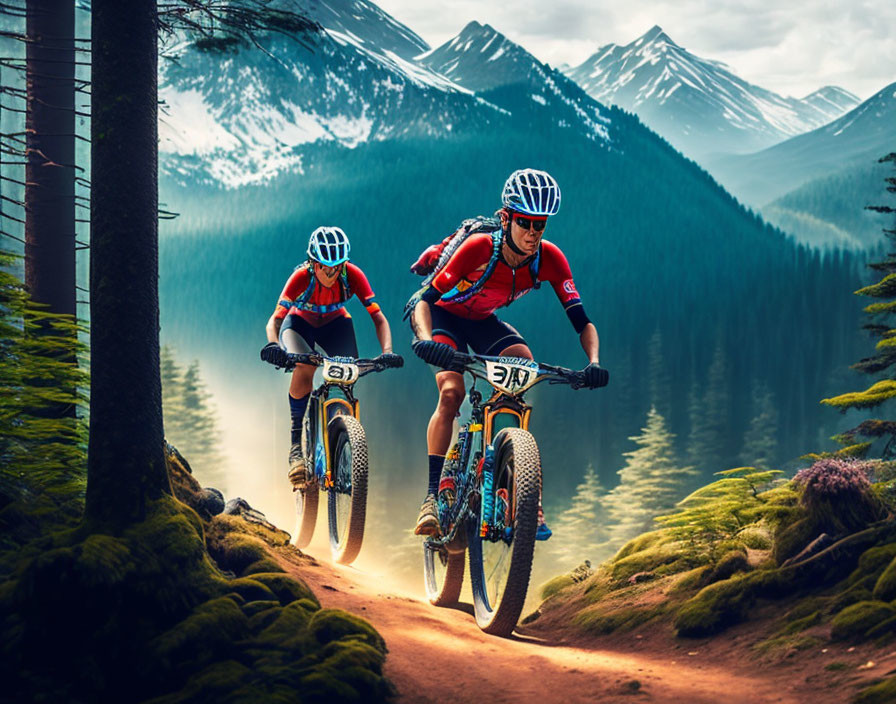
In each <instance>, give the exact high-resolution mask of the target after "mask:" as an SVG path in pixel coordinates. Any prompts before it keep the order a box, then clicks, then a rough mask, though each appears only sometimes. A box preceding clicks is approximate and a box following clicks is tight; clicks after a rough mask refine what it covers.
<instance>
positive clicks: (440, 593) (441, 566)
mask: <svg viewBox="0 0 896 704" xmlns="http://www.w3.org/2000/svg"><path fill="white" fill-rule="evenodd" d="M465 552H466V551H462V552H448V550H447V549H446V548H445V547H442V548H441V549H439V550H435V549H433V548H431V547H429V546H428V545H427V541H424V543H423V577H424V581H425V584H426V598H427V599H429V603H430V604H432V605H433V606H451V605H452V604H456V603H457V600H458V598H460V589H461V587H462V586H463V583H464V562H465V561H466V556H465V554H464V553H465Z"/></svg>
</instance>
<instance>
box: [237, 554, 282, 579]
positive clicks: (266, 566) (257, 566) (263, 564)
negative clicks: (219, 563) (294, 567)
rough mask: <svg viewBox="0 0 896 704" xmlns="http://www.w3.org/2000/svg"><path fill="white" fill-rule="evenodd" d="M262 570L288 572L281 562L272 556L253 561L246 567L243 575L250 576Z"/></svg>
mask: <svg viewBox="0 0 896 704" xmlns="http://www.w3.org/2000/svg"><path fill="white" fill-rule="evenodd" d="M261 572H286V570H285V569H283V568H282V567H281V566H280V563H279V562H277V561H276V560H274V559H271V558H270V557H265V558H262V559H261V560H258V562H253V563H252V564H251V565H249V566H248V567H247V568H246V569H244V570H243V572H242V576H243V577H248V576H250V575H253V574H260V573H261Z"/></svg>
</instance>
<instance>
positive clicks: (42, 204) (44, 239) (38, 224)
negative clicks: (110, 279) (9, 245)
mask: <svg viewBox="0 0 896 704" xmlns="http://www.w3.org/2000/svg"><path fill="white" fill-rule="evenodd" d="M26 10H27V19H26V35H27V37H28V41H27V43H26V49H25V85H26V91H27V104H26V114H25V144H26V158H25V286H26V288H27V289H28V292H29V294H30V295H31V298H32V300H34V301H36V302H37V303H43V304H45V305H46V306H47V307H48V310H49V311H50V312H51V313H53V314H57V315H69V316H72V317H74V316H75V314H76V304H75V296H76V292H75V166H74V164H75V3H74V2H72V0H27V2H26ZM34 333H35V334H37V335H40V334H42V333H43V334H48V335H59V334H60V331H59V330H58V329H54V328H53V327H52V326H50V325H49V324H46V323H45V324H43V325H40V326H38V327H37V328H36V329H35V330H34ZM74 336H75V333H74V332H72V337H74ZM74 342H75V341H74V340H72V343H73V344H72V347H71V349H70V350H68V351H66V350H57V351H52V352H47V353H46V354H48V355H50V356H52V357H53V358H55V359H59V360H61V361H64V362H67V363H69V364H72V365H74V364H77V359H76V357H75V352H74ZM33 383H34V384H44V383H49V382H47V381H45V380H40V379H34V380H33ZM65 392H66V394H67V395H69V396H74V394H75V392H76V390H75V389H74V388H69V389H65ZM29 412H31V413H33V414H35V415H38V416H43V417H48V418H65V417H69V418H74V416H75V405H74V404H73V403H65V402H60V401H57V402H54V403H50V402H48V403H45V404H44V405H43V406H42V407H40V408H35V409H30V411H29Z"/></svg>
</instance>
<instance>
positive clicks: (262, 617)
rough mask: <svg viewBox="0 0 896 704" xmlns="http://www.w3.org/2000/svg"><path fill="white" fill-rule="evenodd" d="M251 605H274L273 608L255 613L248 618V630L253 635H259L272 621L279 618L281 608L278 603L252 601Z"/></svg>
mask: <svg viewBox="0 0 896 704" xmlns="http://www.w3.org/2000/svg"><path fill="white" fill-rule="evenodd" d="M250 603H252V604H274V605H275V606H274V607H273V608H268V609H263V610H260V611H257V612H256V613H254V614H252V615H251V616H250V617H249V630H250V631H252V632H253V633H260V632H261V631H263V630H265V629H266V628H267V627H268V626H270V625H271V624H272V623H274V621H276V620H277V619H278V618H280V613H281V611H283V607H282V606H280V602H279V601H253V602H250Z"/></svg>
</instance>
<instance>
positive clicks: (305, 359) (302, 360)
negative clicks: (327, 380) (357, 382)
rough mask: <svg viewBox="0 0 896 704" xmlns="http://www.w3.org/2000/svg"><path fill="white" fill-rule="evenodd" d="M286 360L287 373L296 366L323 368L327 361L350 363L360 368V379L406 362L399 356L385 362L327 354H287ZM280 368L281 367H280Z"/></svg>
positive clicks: (395, 367) (384, 360) (284, 368)
mask: <svg viewBox="0 0 896 704" xmlns="http://www.w3.org/2000/svg"><path fill="white" fill-rule="evenodd" d="M286 360H287V362H286V365H285V366H284V367H282V369H283V371H286V372H291V371H292V370H293V369H295V368H296V365H298V364H310V365H312V366H314V367H322V366H323V364H324V362H325V361H327V360H329V361H332V362H340V361H342V362H348V363H350V364H354V365H355V366H357V367H358V370H359V374H358V376H359V377H361V376H364V375H365V374H370V373H372V372H382V371H385V370H386V369H397V368H398V367H401V366H402V365H403V364H404V360H403V359H402V358H401V357H400V356H399V355H395V356H394V357H387V358H386V359H383V360H381V359H377V358H374V359H366V358H358V359H355V358H354V357H342V358H340V359H337V358H335V357H328V356H327V355H325V354H319V353H317V352H299V353H287V354H286ZM278 368H280V367H279V366H278Z"/></svg>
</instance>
